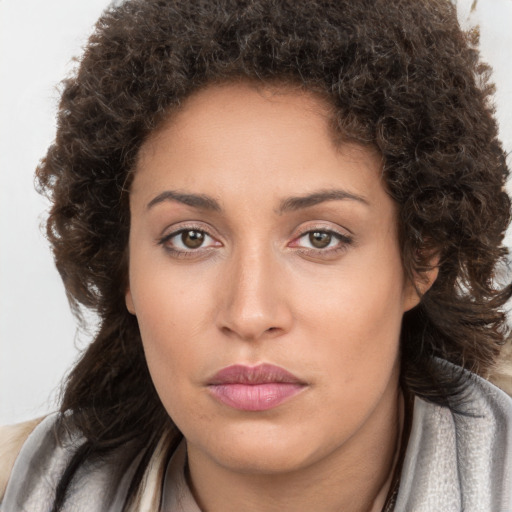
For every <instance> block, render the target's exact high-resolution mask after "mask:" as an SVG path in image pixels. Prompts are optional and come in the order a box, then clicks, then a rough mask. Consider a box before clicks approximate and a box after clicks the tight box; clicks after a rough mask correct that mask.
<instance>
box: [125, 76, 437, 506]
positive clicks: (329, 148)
mask: <svg viewBox="0 0 512 512" xmlns="http://www.w3.org/2000/svg"><path fill="white" fill-rule="evenodd" d="M381 172H382V163H381V158H380V157H379V155H378V154H376V152H374V151H372V150H370V149H368V148H363V147H359V146H357V145H352V144H342V145H341V146H340V147H338V146H337V145H336V144H335V143H334V139H333V136H332V133H331V132H330V128H329V124H328V117H327V108H326V106H325V105H324V103H323V101H322V100H320V99H319V98H317V97H315V96H313V95H312V94H310V93H305V92H301V91H299V90H294V89H291V88H289V87H288V88H285V87H282V88H280V89H276V88H273V89H268V88H267V89H264V88H262V87H259V88H257V87H256V86H254V85H251V84H247V83H236V84H228V85H222V86H210V87H208V88H206V89H204V90H202V91H200V92H198V93H195V94H194V95H193V96H191V97H189V98H188V99H187V101H186V102H185V103H184V105H183V106H182V108H181V109H180V111H179V112H178V113H175V114H174V115H173V116H172V119H170V120H169V121H168V122H167V123H165V124H164V125H163V126H162V127H161V128H160V129H159V130H158V131H156V132H155V133H153V134H152V135H151V136H150V137H149V139H148V140H147V141H146V142H145V143H144V145H143V146H142V148H141V151H140V154H139V159H138V164H137V167H136V170H135V177H134V181H133V187H132V189H131V194H130V210H131V231H130V244H129V256H130V264H129V289H128V290H127V293H126V304H127V307H128V309H129V311H130V312H132V313H133V314H135V315H136V316H137V319H138V322H139V326H140V330H141V335H142V340H143V345H144V350H145V353H146V358H147V362H148V366H149V369H150V372H151V376H152V379H153V381H154V384H155V386H156V389H157V391H158V393H159V396H160V398H161V400H162V403H163V405H164V406H165V408H166V410H167V411H168V413H169V415H170V416H171V418H172V419H173V420H174V422H175V423H176V425H177V426H178V427H179V429H180V430H181V431H182V432H183V434H184V436H185V439H186V442H187V450H188V464H189V474H188V478H189V483H190V486H191V488H192V491H193V493H194V496H195V498H196V500H197V501H198V503H199V505H200V507H201V508H202V510H204V511H208V512H215V511H219V512H220V511H223V512H226V511H240V510H244V511H253V510H257V511H280V512H282V511H292V510H293V511H310V510H316V511H339V510H344V511H349V512H350V511H354V512H355V511H361V512H362V511H365V512H367V511H368V510H380V507H381V506H382V503H383V501H384V499H385V495H386V493H387V490H388V484H389V480H388V477H389V475H390V472H391V470H392V466H393V461H394V455H395V452H396V447H397V439H398V433H399V428H400V421H399V419H398V418H399V403H400V392H399V386H398V377H399V335H400V324H401V319H402V315H403V313H404V311H406V310H408V309H410V308H412V307H413V306H415V305H416V304H417V303H418V300H419V299H418V297H417V294H416V292H415V290H414V287H413V286H412V285H411V283H408V282H407V281H406V279H405V277H404V272H403V268H402V264H401V258H400V250H399V245H398V238H397V217H396V206H395V204H394V202H393V201H392V199H391V198H390V196H389V195H388V194H387V192H386V187H385V183H384V182H383V178H382V176H381ZM334 190H336V191H342V192H343V193H345V196H346V197H344V198H343V196H342V195H341V198H340V197H338V198H336V199H334V198H332V197H330V198H329V196H328V197H327V198H325V197H324V200H321V201H320V202H318V203H317V204H309V205H306V204H304V202H302V204H300V203H299V202H297V201H295V208H293V209H292V208H290V201H288V203H285V201H286V200H287V199H289V198H290V197H294V198H296V197H303V196H308V195H311V194H316V193H318V192H322V193H325V192H329V193H331V195H332V191H334ZM169 191H171V192H172V193H171V194H169V193H168V192H169ZM177 193H179V194H182V196H179V197H178V196H177V195H176V194H177ZM183 194H189V195H191V194H195V195H200V196H208V198H210V199H211V200H214V201H215V202H216V206H217V207H218V208H217V209H212V208H210V207H209V206H212V205H211V204H210V205H208V204H197V201H195V203H196V204H192V203H194V202H193V201H190V198H188V199H187V202H188V203H190V204H183V202H182V200H183V197H184V196H183ZM338 195H340V194H339V193H338ZM316 199H317V200H318V196H316ZM312 202H314V201H310V202H309V203H312ZM203 203H204V201H203ZM286 204H288V206H289V208H288V209H287V208H283V206H286ZM185 228H187V229H188V230H195V231H196V233H195V234H196V235H197V231H198V230H199V231H201V232H203V233H206V235H204V234H203V239H202V241H200V242H199V243H200V244H202V245H199V247H197V248H190V240H191V238H190V237H189V238H187V237H185V239H183V237H182V236H181V233H179V231H180V230H183V229H185ZM312 230H313V231H317V232H320V236H321V238H322V240H324V242H325V240H327V241H328V244H327V247H324V248H318V247H315V246H314V245H312V242H311V238H310V236H309V234H308V232H310V231H312ZM177 232H178V234H176V233H177ZM335 233H336V234H335ZM193 234H194V233H193ZM326 237H327V238H326ZM187 244H188V245H189V247H187ZM433 277H434V276H433ZM259 363H270V364H274V365H277V366H280V367H282V368H284V369H286V370H287V371H289V372H291V373H292V374H294V375H295V376H297V377H298V378H299V379H300V380H301V381H302V382H303V383H304V387H303V388H302V390H301V391H300V392H299V393H298V394H297V395H295V396H293V397H292V398H291V399H289V400H288V401H286V402H284V403H282V404H281V405H279V406H278V407H275V408H273V409H270V410H267V411H259V412H254V411H241V410H238V409H234V408H232V407H229V406H228V405H226V404H223V403H220V402H219V401H218V400H217V399H215V397H213V396H212V394H211V393H210V392H209V389H208V385H207V384H208V381H209V379H211V377H212V376H213V375H214V374H215V373H216V372H218V371H219V370H221V369H222V368H225V367H227V366H229V365H232V364H245V365H250V366H254V365H256V364H259Z"/></svg>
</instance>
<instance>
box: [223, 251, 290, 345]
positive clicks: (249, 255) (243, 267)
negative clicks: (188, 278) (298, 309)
mask: <svg viewBox="0 0 512 512" xmlns="http://www.w3.org/2000/svg"><path fill="white" fill-rule="evenodd" d="M229 267H230V268H229V270H228V274H229V275H228V276H227V278H226V280H227V282H226V288H225V298H224V301H222V303H223V305H222V309H223V311H222V312H221V328H222V330H224V331H225V332H229V333H233V334H236V335H238V336H239V337H240V338H243V339H257V338H259V337H260V336H262V335H265V334H269V333H277V332H281V331H283V330H286V329H287V328H288V324H289V314H287V311H286V309H287V308H286V303H285V301H284V300H283V297H282V296H281V294H280V293H279V281H280V279H279V273H280V270H279V262H278V261H277V258H276V255H275V254H274V253H273V251H272V248H271V247H268V246H266V245H265V244H260V245H255V244H248V245H246V246H244V247H241V248H239V249H238V250H236V251H234V253H233V255H232V261H231V264H230V265H229Z"/></svg>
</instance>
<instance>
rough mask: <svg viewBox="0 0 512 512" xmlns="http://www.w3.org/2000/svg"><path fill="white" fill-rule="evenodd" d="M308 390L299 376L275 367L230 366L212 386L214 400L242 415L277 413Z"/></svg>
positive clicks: (219, 373) (217, 374)
mask: <svg viewBox="0 0 512 512" xmlns="http://www.w3.org/2000/svg"><path fill="white" fill-rule="evenodd" d="M305 387H306V384H305V383H304V382H302V381H301V380H300V379H298V378H297V377H295V375H293V374H291V373H290V372H287V371H286V370H284V369H283V368H280V367H279V366H274V365H271V364H260V365H258V366H245V365H239V364H236V365H232V366H228V367H226V368H224V369H222V370H221V371H220V372H218V373H216V374H215V375H214V376H213V377H212V379H211V380H210V381H209V382H208V389H209V391H210V393H211V394H212V396H213V397H214V398H216V399H217V400H219V401H220V402H222V403H223V404H226V405H229V406H230V407H233V408H235V409H240V410H242V411H266V410H268V409H273V408H274V407H277V406H278V405H280V404H282V403H283V402H284V401H286V400H288V399H289V398H291V397H293V396H294V395H296V394H297V393H299V392H300V391H302V390H303V389H304V388H305Z"/></svg>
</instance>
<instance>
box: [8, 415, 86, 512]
mask: <svg viewBox="0 0 512 512" xmlns="http://www.w3.org/2000/svg"><path fill="white" fill-rule="evenodd" d="M58 419H59V415H58V414H52V415H49V416H47V417H45V418H44V419H39V420H35V421H33V422H28V423H23V424H20V425H14V426H12V427H3V429H4V431H3V432H2V434H3V435H2V443H5V446H6V449H7V450H8V451H9V453H10V456H9V458H8V460H7V458H6V460H5V461H4V458H3V457H2V471H3V472H5V481H4V482H3V483H4V485H5V488H4V493H3V496H2V511H6V512H7V511H10V510H34V511H35V510H39V509H40V508H41V507H49V504H50V503H51V499H52V497H53V489H54V486H55V484H56V482H57V481H58V479H59V478H60V476H61V474H62V472H63V470H64V468H65V467H66V465H67V463H68V462H69V460H70V458H71V456H72V454H73V453H74V450H75V448H76V446H77V440H76V439H72V438H71V437H69V436H63V435H60V436H59V433H58V431H57V430H58V426H59V422H58ZM22 497H23V499H22ZM25 498H26V499H25ZM20 500H22V501H20ZM32 501H33V502H34V506H33V507H32V505H31V503H32ZM36 503H37V507H36V506H35V504H36Z"/></svg>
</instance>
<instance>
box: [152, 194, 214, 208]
mask: <svg viewBox="0 0 512 512" xmlns="http://www.w3.org/2000/svg"><path fill="white" fill-rule="evenodd" d="M164 201H176V202H178V203H182V204H185V205H187V206H192V207H193V208H201V209H203V210H210V211H214V212H220V211H221V210H222V208H221V207H220V204H219V203H218V202H217V201H216V200H215V199H213V198H212V197H210V196H207V195H205V194H186V193H184V192H177V191H175V190H166V191H165V192H162V193H161V194H158V195H157V196H156V197H155V198H153V199H152V200H151V201H150V202H149V203H148V205H147V209H148V210H149V209H150V208H152V207H153V206H155V205H157V204H159V203H163V202H164Z"/></svg>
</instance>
